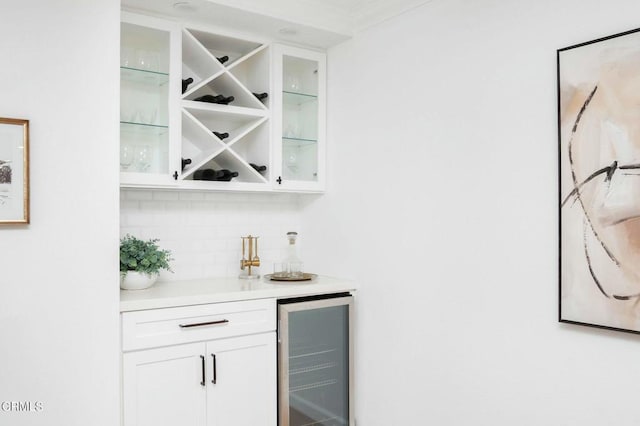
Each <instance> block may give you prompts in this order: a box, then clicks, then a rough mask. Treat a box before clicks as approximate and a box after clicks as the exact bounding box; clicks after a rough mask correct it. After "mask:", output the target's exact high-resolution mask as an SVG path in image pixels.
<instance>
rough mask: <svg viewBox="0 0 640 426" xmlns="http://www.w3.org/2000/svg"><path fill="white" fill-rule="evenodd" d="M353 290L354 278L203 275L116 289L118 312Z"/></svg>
mask: <svg viewBox="0 0 640 426" xmlns="http://www.w3.org/2000/svg"><path fill="white" fill-rule="evenodd" d="M352 290H356V285H355V282H354V281H350V280H344V279H338V278H331V277H325V276H318V277H316V278H314V279H313V280H311V281H299V282H276V281H270V280H269V279H266V278H260V279H256V280H242V279H239V278H207V279H199V280H189V281H173V282H162V283H156V284H155V285H154V286H153V287H151V288H148V289H146V290H120V312H128V311H140V310H144V309H157V308H168V307H173V306H187V305H201V304H205V303H218V302H232V301H236V300H253V299H267V298H278V299H283V298H289V297H300V296H311V295H316V294H328V293H340V292H345V291H352Z"/></svg>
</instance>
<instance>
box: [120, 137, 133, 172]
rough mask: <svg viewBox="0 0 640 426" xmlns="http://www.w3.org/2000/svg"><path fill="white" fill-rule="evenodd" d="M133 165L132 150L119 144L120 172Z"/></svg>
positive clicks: (125, 145)
mask: <svg viewBox="0 0 640 426" xmlns="http://www.w3.org/2000/svg"><path fill="white" fill-rule="evenodd" d="M131 163H133V150H132V149H131V146H129V145H128V144H124V143H123V144H120V170H122V171H126V170H127V169H128V168H129V166H131Z"/></svg>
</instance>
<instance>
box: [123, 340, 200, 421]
mask: <svg viewBox="0 0 640 426" xmlns="http://www.w3.org/2000/svg"><path fill="white" fill-rule="evenodd" d="M204 349H205V348H204V345H203V344H190V345H179V346H171V347H167V348H159V349H149V350H145V351H139V352H132V353H127V354H124V356H123V365H122V368H123V377H124V381H123V397H124V399H123V410H124V426H173V425H183V426H205V425H206V424H207V423H206V402H207V400H206V398H207V389H206V383H205V385H204V386H203V385H202V384H201V382H202V373H201V371H202V367H201V356H204V353H205V352H204Z"/></svg>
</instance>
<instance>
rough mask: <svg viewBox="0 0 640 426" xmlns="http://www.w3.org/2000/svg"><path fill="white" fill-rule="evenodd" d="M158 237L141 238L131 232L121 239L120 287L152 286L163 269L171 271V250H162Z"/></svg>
mask: <svg viewBox="0 0 640 426" xmlns="http://www.w3.org/2000/svg"><path fill="white" fill-rule="evenodd" d="M157 242H158V240H157V239H152V240H148V241H142V240H139V239H138V238H136V237H133V236H131V235H129V234H127V235H125V236H124V237H123V238H121V239H120V288H122V289H125V290H141V289H144V288H148V287H151V286H152V285H153V284H154V283H155V282H156V280H157V279H158V275H159V273H160V270H161V269H165V270H167V271H170V272H172V271H171V267H170V266H169V261H171V260H173V259H172V258H171V252H170V251H169V250H161V249H160V248H159V247H158V245H157V244H156V243H157Z"/></svg>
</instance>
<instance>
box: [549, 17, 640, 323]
mask: <svg viewBox="0 0 640 426" xmlns="http://www.w3.org/2000/svg"><path fill="white" fill-rule="evenodd" d="M557 67H558V68H557V72H558V80H557V81H558V139H559V157H558V169H559V209H560V214H559V222H560V223H559V229H560V238H559V241H560V247H559V248H560V251H559V253H560V268H559V270H560V272H559V275H560V276H559V293H560V294H559V320H560V321H561V322H568V323H574V324H582V325H589V326H594V327H600V328H607V329H613V330H620V331H627V332H634V333H640V29H636V30H632V31H627V32H624V33H620V34H616V35H612V36H609V37H604V38H600V39H597V40H593V41H589V42H585V43H581V44H578V45H575V46H570V47H566V48H563V49H559V50H558V51H557Z"/></svg>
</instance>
